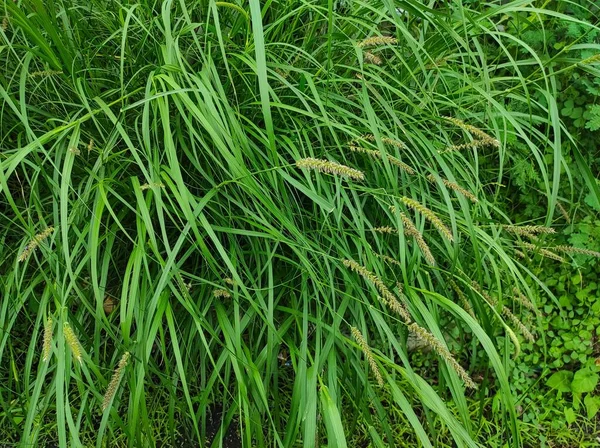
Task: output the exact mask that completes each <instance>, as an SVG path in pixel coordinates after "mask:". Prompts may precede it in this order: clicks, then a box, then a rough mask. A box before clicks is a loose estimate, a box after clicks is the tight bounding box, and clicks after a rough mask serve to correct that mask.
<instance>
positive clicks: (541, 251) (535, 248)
mask: <svg viewBox="0 0 600 448" xmlns="http://www.w3.org/2000/svg"><path fill="white" fill-rule="evenodd" d="M521 246H522V247H523V248H524V249H527V250H529V251H531V252H535V253H538V254H540V255H541V256H542V257H546V258H550V259H552V260H556V261H560V262H561V263H564V262H565V259H564V258H563V257H561V256H560V255H556V254H555V253H554V252H551V251H549V250H547V249H541V248H539V247H538V246H536V245H535V244H531V243H526V242H524V241H523V242H521Z"/></svg>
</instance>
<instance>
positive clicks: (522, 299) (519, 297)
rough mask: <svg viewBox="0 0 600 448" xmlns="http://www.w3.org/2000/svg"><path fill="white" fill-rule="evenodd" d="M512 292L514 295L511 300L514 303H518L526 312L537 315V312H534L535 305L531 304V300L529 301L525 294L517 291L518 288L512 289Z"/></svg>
mask: <svg viewBox="0 0 600 448" xmlns="http://www.w3.org/2000/svg"><path fill="white" fill-rule="evenodd" d="M512 292H513V294H514V296H513V298H514V300H515V302H517V303H520V304H521V305H523V307H524V308H527V309H528V310H530V311H533V312H534V313H536V314H537V312H538V311H537V310H536V308H535V305H534V304H533V303H532V302H531V300H529V298H528V297H527V296H526V295H525V294H523V293H522V292H521V291H520V290H519V288H517V287H514V288H513V290H512Z"/></svg>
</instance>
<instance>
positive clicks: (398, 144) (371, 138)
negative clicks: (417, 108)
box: [360, 134, 407, 149]
mask: <svg viewBox="0 0 600 448" xmlns="http://www.w3.org/2000/svg"><path fill="white" fill-rule="evenodd" d="M360 138H362V139H363V140H367V141H369V142H374V141H376V140H377V139H376V138H375V136H374V135H373V134H365V135H363V136H361V137H360ZM381 142H382V143H384V144H386V145H390V146H395V147H396V148H398V149H407V147H406V145H405V144H404V143H403V142H401V141H400V140H395V139H393V138H389V137H381Z"/></svg>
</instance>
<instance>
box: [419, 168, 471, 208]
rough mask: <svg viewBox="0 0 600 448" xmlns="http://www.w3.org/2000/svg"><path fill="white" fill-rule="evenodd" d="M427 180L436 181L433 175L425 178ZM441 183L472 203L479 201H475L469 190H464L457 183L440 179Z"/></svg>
mask: <svg viewBox="0 0 600 448" xmlns="http://www.w3.org/2000/svg"><path fill="white" fill-rule="evenodd" d="M427 179H428V180H429V182H435V180H436V179H435V176H434V175H433V174H430V175H429V176H427ZM441 181H442V183H443V184H444V185H445V186H446V187H448V188H449V189H451V190H454V191H456V192H457V193H460V194H462V195H463V196H464V197H466V198H467V199H468V200H470V201H471V202H474V203H477V202H479V199H477V198H476V197H475V195H474V194H473V193H471V192H470V191H469V190H466V189H464V188H463V187H461V186H460V185H458V184H457V183H455V182H451V181H449V180H448V179H441Z"/></svg>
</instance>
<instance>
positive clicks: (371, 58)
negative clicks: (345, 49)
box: [363, 51, 383, 65]
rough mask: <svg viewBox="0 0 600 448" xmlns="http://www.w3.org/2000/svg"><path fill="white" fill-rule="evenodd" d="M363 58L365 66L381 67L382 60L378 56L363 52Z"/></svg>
mask: <svg viewBox="0 0 600 448" xmlns="http://www.w3.org/2000/svg"><path fill="white" fill-rule="evenodd" d="M363 57H364V60H365V62H366V63H367V64H374V65H381V64H382V63H383V60H382V59H381V58H380V57H379V56H377V55H376V54H373V53H371V52H370V51H365V54H364V56H363Z"/></svg>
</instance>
